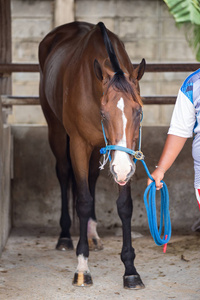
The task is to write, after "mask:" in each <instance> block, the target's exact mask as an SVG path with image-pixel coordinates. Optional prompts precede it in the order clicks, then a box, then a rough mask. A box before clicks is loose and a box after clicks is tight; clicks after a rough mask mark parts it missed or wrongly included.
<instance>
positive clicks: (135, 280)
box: [117, 183, 145, 289]
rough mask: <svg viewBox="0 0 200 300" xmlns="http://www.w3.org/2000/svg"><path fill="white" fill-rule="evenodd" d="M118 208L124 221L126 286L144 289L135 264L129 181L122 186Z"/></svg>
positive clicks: (123, 251)
mask: <svg viewBox="0 0 200 300" xmlns="http://www.w3.org/2000/svg"><path fill="white" fill-rule="evenodd" d="M117 209H118V214H119V217H120V219H121V221H122V230H123V246H122V252H121V260H122V262H123V263H124V266H125V273H124V277H123V279H124V288H127V289H142V288H144V287H145V286H144V284H143V282H142V280H141V278H140V275H139V274H138V273H137V271H136V268H135V266H134V259H135V251H134V248H133V247H132V241H131V217H132V211H133V204H132V199H131V192H130V183H127V184H126V185H125V186H124V187H120V194H119V198H118V199H117Z"/></svg>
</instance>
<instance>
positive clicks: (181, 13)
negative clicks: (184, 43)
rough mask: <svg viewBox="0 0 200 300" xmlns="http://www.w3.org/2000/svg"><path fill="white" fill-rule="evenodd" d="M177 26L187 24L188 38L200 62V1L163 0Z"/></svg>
mask: <svg viewBox="0 0 200 300" xmlns="http://www.w3.org/2000/svg"><path fill="white" fill-rule="evenodd" d="M163 1H164V2H165V3H166V4H167V6H168V8H169V11H170V13H171V14H172V15H173V17H174V19H175V21H176V24H177V25H183V24H186V25H187V26H186V27H185V28H186V37H187V40H188V42H189V45H190V46H191V47H193V48H194V50H195V52H196V59H197V61H200V0H163Z"/></svg>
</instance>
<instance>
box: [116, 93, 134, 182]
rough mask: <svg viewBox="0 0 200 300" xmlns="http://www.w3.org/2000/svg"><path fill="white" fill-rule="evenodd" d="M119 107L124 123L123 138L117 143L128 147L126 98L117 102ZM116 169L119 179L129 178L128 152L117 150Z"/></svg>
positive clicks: (129, 163) (129, 162)
mask: <svg viewBox="0 0 200 300" xmlns="http://www.w3.org/2000/svg"><path fill="white" fill-rule="evenodd" d="M117 107H118V108H119V109H120V110H121V112H122V124H123V136H122V139H121V140H120V141H119V142H118V143H117V145H118V146H122V147H127V141H126V125H127V118H126V116H125V113H124V99H123V98H120V100H119V101H118V103H117ZM112 165H113V167H114V171H115V173H116V174H117V180H118V181H124V180H125V179H126V178H127V175H128V174H129V172H130V171H131V166H132V163H131V160H130V158H129V156H128V154H127V153H126V152H122V151H115V155H114V160H113V163H112Z"/></svg>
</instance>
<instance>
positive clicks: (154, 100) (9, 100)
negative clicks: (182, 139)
mask: <svg viewBox="0 0 200 300" xmlns="http://www.w3.org/2000/svg"><path fill="white" fill-rule="evenodd" d="M142 100H143V103H144V104H145V105H152V104H169V105H170V104H172V105H173V104H174V103H175V101H176V96H145V97H142ZM1 102H2V105H3V106H4V107H8V106H13V105H40V100H39V97H37V96H31V97H26V96H6V95H2V96H1Z"/></svg>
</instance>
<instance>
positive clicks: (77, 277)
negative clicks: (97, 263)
mask: <svg viewBox="0 0 200 300" xmlns="http://www.w3.org/2000/svg"><path fill="white" fill-rule="evenodd" d="M72 284H73V285H74V286H91V285H93V282H92V277H91V274H90V273H89V272H84V273H83V272H79V273H78V272H76V273H75V274H74V279H73V281H72Z"/></svg>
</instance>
